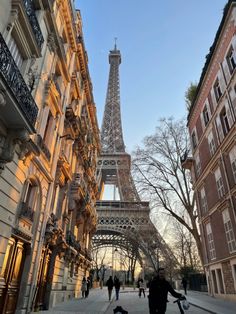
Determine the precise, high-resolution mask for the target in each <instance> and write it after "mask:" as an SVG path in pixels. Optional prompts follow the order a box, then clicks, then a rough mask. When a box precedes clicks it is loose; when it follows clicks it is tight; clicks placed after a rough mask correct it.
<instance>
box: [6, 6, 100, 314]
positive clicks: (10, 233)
mask: <svg viewBox="0 0 236 314" xmlns="http://www.w3.org/2000/svg"><path fill="white" fill-rule="evenodd" d="M99 151H100V142H99V131H98V124H97V117H96V107H95V104H94V100H93V94H92V84H91V80H90V76H89V71H88V58H87V53H86V50H85V46H84V40H83V34H82V22H81V16H80V12H79V11H76V10H75V8H74V1H72V0H64V1H62V0H54V1H52V0H41V1H37V0H30V1H28V0H27V1H26V0H12V1H8V0H0V313H9V314H10V313H12V314H13V313H29V312H31V311H38V310H41V309H48V308H50V307H51V306H53V305H55V304H56V303H59V302H63V301H65V300H67V299H69V298H72V297H78V296H79V294H80V288H81V280H82V277H83V276H88V275H89V270H90V268H91V256H90V247H91V243H90V241H91V237H92V235H93V234H94V232H95V230H96V224H97V214H96V208H95V205H96V200H97V199H98V198H99V195H98V188H97V184H96V178H95V173H96V159H97V155H98V153H99Z"/></svg>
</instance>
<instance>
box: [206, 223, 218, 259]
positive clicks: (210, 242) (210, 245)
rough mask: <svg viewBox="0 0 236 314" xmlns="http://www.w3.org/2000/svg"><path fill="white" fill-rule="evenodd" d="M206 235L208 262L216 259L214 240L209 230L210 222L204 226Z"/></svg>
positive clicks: (210, 229)
mask: <svg viewBox="0 0 236 314" xmlns="http://www.w3.org/2000/svg"><path fill="white" fill-rule="evenodd" d="M206 234H207V242H208V248H209V255H210V260H213V259H215V258H216V250H215V243H214V238H213V233H212V228H211V223H210V222H208V223H207V224H206Z"/></svg>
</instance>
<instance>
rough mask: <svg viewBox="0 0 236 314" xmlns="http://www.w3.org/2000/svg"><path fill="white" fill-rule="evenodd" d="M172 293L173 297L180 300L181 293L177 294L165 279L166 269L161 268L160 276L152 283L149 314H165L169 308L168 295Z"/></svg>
mask: <svg viewBox="0 0 236 314" xmlns="http://www.w3.org/2000/svg"><path fill="white" fill-rule="evenodd" d="M168 292H170V293H171V294H172V296H173V297H175V298H180V297H181V296H182V294H181V293H178V292H176V291H175V290H174V289H173V288H172V287H171V285H170V283H169V282H168V281H167V280H166V279H165V270H164V268H159V270H158V275H157V276H156V277H154V279H153V280H152V281H151V282H150V286H149V296H148V297H149V313H150V314H154V313H155V314H156V313H158V314H165V312H166V306H167V304H166V303H167V302H168V300H167V294H168Z"/></svg>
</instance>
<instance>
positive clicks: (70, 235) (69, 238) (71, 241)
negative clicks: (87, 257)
mask: <svg viewBox="0 0 236 314" xmlns="http://www.w3.org/2000/svg"><path fill="white" fill-rule="evenodd" d="M66 243H67V244H68V245H70V246H72V247H73V248H74V249H76V250H77V251H80V249H81V246H80V244H79V242H78V241H76V238H75V235H74V234H73V233H72V232H71V231H67V233H66Z"/></svg>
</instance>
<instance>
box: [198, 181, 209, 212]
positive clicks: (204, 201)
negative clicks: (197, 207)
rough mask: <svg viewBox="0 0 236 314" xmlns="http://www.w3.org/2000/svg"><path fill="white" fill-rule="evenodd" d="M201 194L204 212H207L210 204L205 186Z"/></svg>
mask: <svg viewBox="0 0 236 314" xmlns="http://www.w3.org/2000/svg"><path fill="white" fill-rule="evenodd" d="M200 196H201V209H202V213H203V214H205V213H206V212H207V211H208V204H207V197H206V191H205V188H204V187H203V188H202V189H201V190H200Z"/></svg>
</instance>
